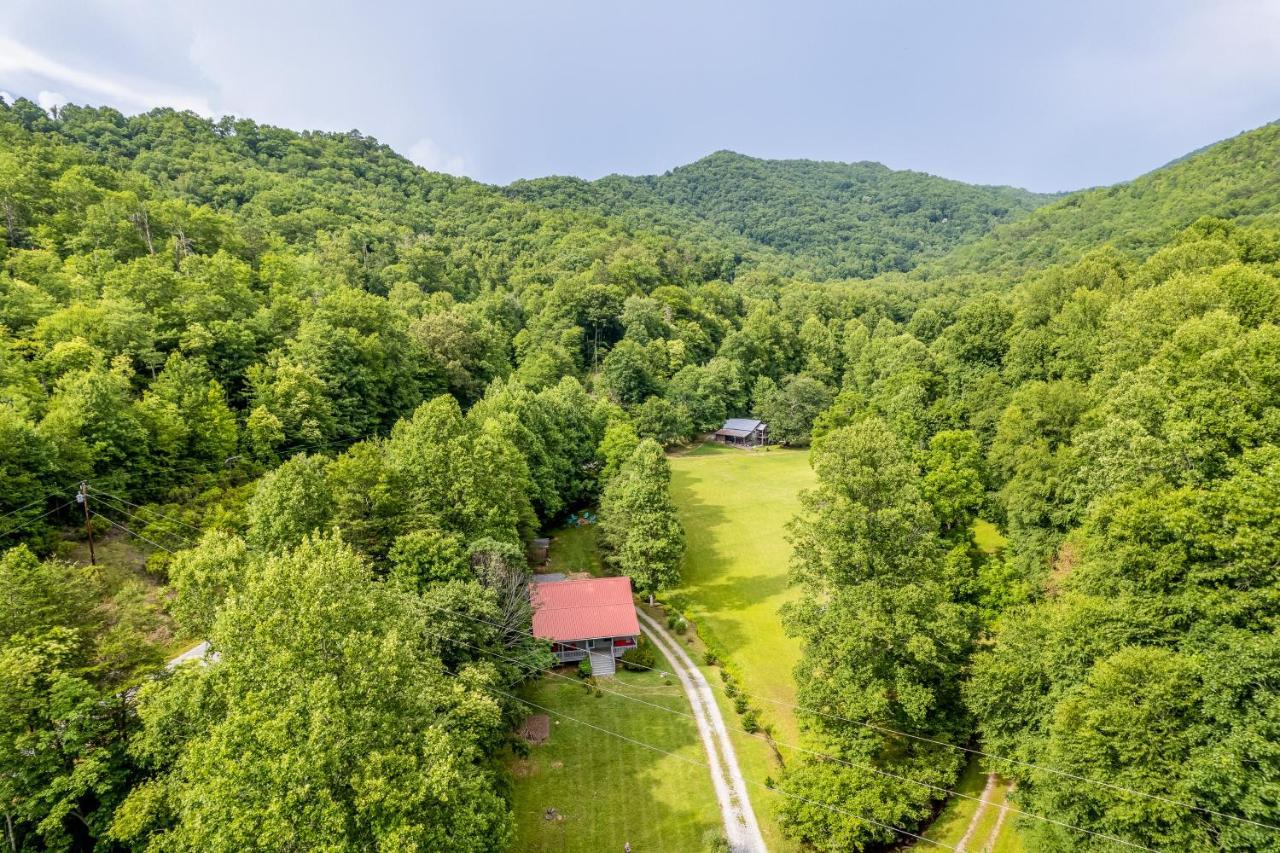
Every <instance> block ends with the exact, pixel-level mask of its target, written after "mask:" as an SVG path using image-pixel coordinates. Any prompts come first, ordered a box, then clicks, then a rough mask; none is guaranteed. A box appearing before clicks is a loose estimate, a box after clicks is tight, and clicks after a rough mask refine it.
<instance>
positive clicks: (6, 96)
mask: <svg viewBox="0 0 1280 853" xmlns="http://www.w3.org/2000/svg"><path fill="white" fill-rule="evenodd" d="M0 101H4V102H5V103H6V104H10V105H12V104H13V101H14V97H13V95H12V94H11V93H9V92H6V91H5V90H4V89H0Z"/></svg>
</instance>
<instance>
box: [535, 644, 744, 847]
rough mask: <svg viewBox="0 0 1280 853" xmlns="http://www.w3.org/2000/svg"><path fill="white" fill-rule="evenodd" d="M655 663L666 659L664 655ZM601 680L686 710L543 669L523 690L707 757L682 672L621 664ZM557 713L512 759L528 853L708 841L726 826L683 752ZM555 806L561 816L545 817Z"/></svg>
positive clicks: (707, 779)
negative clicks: (534, 742) (599, 689)
mask: <svg viewBox="0 0 1280 853" xmlns="http://www.w3.org/2000/svg"><path fill="white" fill-rule="evenodd" d="M658 668H659V669H670V665H669V664H668V663H667V662H666V660H665V659H664V658H662V657H661V655H659V664H658ZM601 684H602V686H604V687H606V688H608V689H609V690H612V691H617V692H619V693H622V694H624V695H626V696H631V697H638V698H641V699H643V700H644V701H645V702H652V703H655V704H659V705H662V706H665V707H669V708H673V709H676V710H678V711H680V712H681V713H680V714H673V713H669V712H667V711H662V710H659V709H658V708H652V707H649V706H647V705H642V704H640V703H639V702H635V701H631V700H629V699H626V698H623V697H622V696H614V695H611V694H609V693H604V694H602V695H599V696H597V695H595V694H594V693H591V692H588V691H587V689H586V688H585V687H584V686H583V685H582V684H581V683H578V682H576V681H575V682H569V681H565V680H563V679H560V678H555V677H553V676H544V677H543V678H542V679H540V680H539V681H537V682H535V683H533V684H531V685H529V686H528V687H527V688H526V690H525V691H524V695H525V698H527V699H528V700H529V701H530V702H535V703H537V704H539V705H543V706H546V707H547V708H551V709H554V710H556V711H559V712H561V713H564V714H568V715H569V716H572V717H576V718H577V719H580V720H583V721H586V722H590V723H592V724H593V725H597V726H601V727H603V728H606V729H610V730H612V731H616V732H619V733H621V734H625V735H626V736H627V737H630V738H634V739H636V740H638V741H642V742H644V743H647V744H651V745H653V746H656V747H658V748H660V749H663V750H666V751H668V752H671V753H674V754H675V755H678V756H681V758H683V759H690V760H692V761H696V762H698V763H699V764H702V763H705V762H706V760H707V758H706V753H705V752H704V751H703V748H702V744H701V742H700V741H699V739H698V731H697V727H696V725H695V724H694V721H693V720H692V719H691V718H690V717H687V716H683V714H688V713H690V711H689V703H688V700H687V699H686V698H685V695H684V691H683V690H682V689H681V687H680V683H679V681H678V680H677V679H676V678H675V677H674V676H671V677H669V678H667V679H663V678H662V677H661V676H660V675H658V674H657V673H655V672H638V673H635V672H623V671H621V670H619V672H618V675H617V676H616V677H615V678H612V679H604V680H602V681H601ZM556 719H557V718H556V717H555V715H552V716H551V720H552V722H551V737H550V739H549V741H548V742H547V743H546V744H543V745H541V746H533V747H531V748H530V754H529V757H528V758H525V759H516V760H513V761H512V763H511V775H512V777H513V779H514V783H513V796H512V799H513V806H514V810H515V815H516V823H517V827H516V841H515V844H514V845H513V847H512V849H513V850H520V851H529V853H540V851H545V852H546V853H552V851H555V853H575V852H576V851H582V853H596V851H604V850H621V849H622V845H623V844H624V843H626V842H627V841H630V842H631V846H632V848H633V849H634V850H636V851H637V853H639V851H644V850H689V851H697V850H701V849H703V839H704V836H705V835H706V834H707V832H708V831H714V830H716V829H718V828H719V827H720V812H719V808H718V807H717V805H716V799H715V791H714V790H713V789H712V787H711V776H710V774H709V773H708V772H707V771H706V770H704V769H703V768H701V767H696V766H693V765H691V764H689V763H688V762H687V761H684V760H681V758H674V757H671V756H668V755H662V754H660V753H658V752H655V751H653V750H650V749H646V748H644V747H641V746H636V745H634V744H630V743H627V742H625V741H622V740H619V739H617V738H615V737H612V736H610V735H608V734H604V733H603V732H599V731H595V730H592V729H590V728H587V727H586V726H583V725H579V724H577V723H573V722H569V721H568V720H564V719H561V720H560V722H559V724H558V725H557V724H556V722H555V721H556ZM548 808H554V809H555V810H556V812H557V815H558V817H557V819H555V820H547V819H546V810H547V809H548Z"/></svg>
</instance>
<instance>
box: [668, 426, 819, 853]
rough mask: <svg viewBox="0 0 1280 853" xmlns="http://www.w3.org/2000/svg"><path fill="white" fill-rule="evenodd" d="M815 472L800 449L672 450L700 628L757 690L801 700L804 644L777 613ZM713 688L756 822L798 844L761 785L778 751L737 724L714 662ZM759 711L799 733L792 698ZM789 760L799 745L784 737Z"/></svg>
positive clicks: (686, 591)
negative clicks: (789, 531)
mask: <svg viewBox="0 0 1280 853" xmlns="http://www.w3.org/2000/svg"><path fill="white" fill-rule="evenodd" d="M815 482H816V478H815V476H814V474H813V470H812V469H811V468H810V467H809V454H808V452H807V451H804V450H783V449H780V448H774V449H771V450H768V451H758V450H757V451H745V450H738V449H736V448H726V447H720V446H717V445H714V444H703V445H700V446H699V447H697V448H695V449H694V450H692V451H690V452H689V453H685V454H682V455H678V456H673V457H672V458H671V496H672V499H673V500H674V501H675V504H676V509H677V510H678V511H679V513H680V522H681V524H683V525H684V530H685V536H686V537H687V545H686V548H685V563H684V579H683V582H682V586H681V587H680V588H679V589H678V590H674V593H675V595H674V596H669V598H675V599H677V600H680V601H681V602H682V605H683V606H684V608H685V612H686V613H687V615H688V616H689V617H690V618H691V619H692V620H693V621H694V623H695V625H696V626H697V629H698V635H699V636H700V637H701V638H705V639H708V640H710V642H711V643H712V644H713V645H714V646H715V647H717V648H718V649H719V650H720V651H721V652H722V653H723V654H724V656H725V657H726V659H727V662H728V664H729V666H730V667H731V668H732V670H733V671H734V673H736V674H737V675H738V677H739V678H740V680H741V686H742V689H743V690H744V691H745V692H746V693H749V694H752V696H753V697H768V698H770V699H777V700H781V701H782V702H784V703H793V702H794V701H795V694H796V686H795V678H794V675H793V670H794V669H795V665H796V663H797V662H798V661H799V660H800V644H799V643H798V642H797V641H796V640H795V639H793V638H791V637H788V636H787V635H786V634H785V633H784V632H783V630H782V619H781V616H780V615H779V613H778V610H779V608H781V607H782V605H783V604H784V603H786V602H787V601H790V600H792V599H793V598H795V596H796V594H797V591H796V590H792V589H790V588H789V587H788V586H787V567H788V564H789V563H790V560H791V547H790V546H789V545H788V544H787V539H786V525H787V522H789V521H790V520H791V518H792V517H793V516H795V514H796V511H797V510H798V509H799V507H800V501H799V498H800V492H802V491H804V490H805V489H807V488H809V487H811V486H812V485H813V484H814V483H815ZM702 669H703V672H704V673H705V674H706V676H707V680H708V681H710V682H711V684H712V685H713V687H714V688H715V690H714V693H715V696H716V701H717V702H718V703H719V705H720V710H721V713H722V714H723V715H724V718H725V723H726V724H727V725H728V727H729V730H730V736H731V737H732V739H733V742H734V749H736V750H737V753H738V762H739V763H740V764H741V766H742V773H743V776H745V777H746V778H747V779H748V780H749V782H754V783H756V784H749V788H750V789H751V790H750V796H751V802H752V805H753V806H754V807H755V812H756V817H757V818H758V819H759V821H760V829H761V831H762V832H763V833H764V837H765V841H766V843H767V844H768V845H769V849H770V850H771V851H773V853H790V851H796V850H798V849H799V847H798V845H797V844H796V843H795V842H793V841H790V840H788V839H787V838H785V837H784V836H783V834H782V827H781V825H780V823H779V820H778V818H779V808H780V806H781V805H782V804H783V802H784V800H783V798H782V796H781V795H779V794H778V793H776V792H773V791H768V790H764V789H763V788H761V787H759V783H763V782H765V781H766V780H768V779H769V778H771V777H772V778H777V777H778V776H779V775H780V767H779V762H778V757H777V755H776V754H775V752H774V750H773V749H772V748H771V747H770V746H769V744H768V743H767V742H766V741H765V740H764V739H763V738H762V737H761V736H752V735H749V734H746V733H745V732H743V731H742V730H741V719H740V718H739V716H738V714H737V713H735V711H734V707H733V702H732V701H731V700H730V699H729V698H728V697H727V696H726V695H725V693H724V690H723V684H722V682H721V680H720V675H719V672H718V669H717V668H714V667H706V666H704V667H702ZM750 702H751V705H752V706H754V707H755V708H757V709H758V711H759V713H760V715H761V721H762V722H763V723H765V724H768V725H771V726H772V727H773V729H774V736H775V738H776V739H777V740H778V741H780V742H781V744H786V743H799V742H800V737H799V731H798V728H797V725H796V719H795V715H794V714H793V713H792V711H791V709H790V708H789V707H787V706H786V705H778V704H773V703H770V702H766V701H763V700H762V699H761V698H752V699H751V700H750ZM778 753H780V754H781V756H782V758H783V760H785V761H787V762H792V761H798V760H799V759H800V755H799V754H797V753H796V751H795V750H793V749H789V748H788V747H786V746H785V745H779V747H778Z"/></svg>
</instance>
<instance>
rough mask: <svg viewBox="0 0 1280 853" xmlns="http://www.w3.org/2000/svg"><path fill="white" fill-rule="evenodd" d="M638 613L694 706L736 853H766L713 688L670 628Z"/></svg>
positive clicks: (699, 730)
mask: <svg viewBox="0 0 1280 853" xmlns="http://www.w3.org/2000/svg"><path fill="white" fill-rule="evenodd" d="M636 612H637V613H638V614H639V616H640V623H641V624H642V625H643V626H644V630H645V633H646V634H648V635H649V639H651V640H653V642H654V644H655V645H656V646H657V647H658V648H659V649H661V650H662V653H663V654H664V655H666V657H667V660H669V661H670V662H671V665H672V666H673V667H674V668H675V672H676V677H677V678H679V679H680V683H681V684H682V685H684V692H685V694H686V695H687V696H688V697H689V704H690V705H691V706H693V716H694V719H695V720H696V721H697V723H698V734H699V735H700V736H701V737H702V745H703V747H704V748H705V749H706V751H707V759H708V763H709V764H710V765H711V768H712V769H711V783H712V785H714V786H715V789H716V799H717V800H719V801H720V814H721V816H722V817H723V818H724V829H725V834H726V835H727V836H728V837H729V844H730V845H731V846H732V847H733V850H734V853H765V851H766V848H765V846H764V836H762V835H761V834H760V824H759V823H757V822H756V813H755V812H754V811H753V810H752V808H751V798H750V797H748V796H747V783H746V780H744V779H743V778H742V768H740V767H739V766H738V756H737V753H735V752H734V750H733V743H732V742H731V741H730V740H729V731H728V729H727V728H726V727H725V724H724V717H722V716H721V715H720V706H718V705H717V704H716V697H715V695H714V694H713V693H712V692H711V685H710V684H708V683H707V679H706V678H704V677H703V675H702V671H701V670H699V669H698V667H697V666H695V665H694V663H693V661H692V660H691V659H690V658H689V655H688V654H687V653H686V652H685V650H684V647H683V646H681V645H680V642H679V641H678V640H677V639H676V638H675V637H672V636H671V635H670V634H669V633H667V629H666V628H664V627H662V625H660V624H658V622H657V621H656V620H654V619H652V618H650V616H649V615H648V614H647V613H645V612H644V611H643V610H638V609H637V611H636Z"/></svg>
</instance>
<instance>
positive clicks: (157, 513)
mask: <svg viewBox="0 0 1280 853" xmlns="http://www.w3.org/2000/svg"><path fill="white" fill-rule="evenodd" d="M89 491H91V492H93V493H94V494H95V495H99V496H100V497H105V498H110V499H111V500H113V501H116V502H118V503H122V504H126V505H128V506H131V507H133V508H134V509H137V510H141V511H142V512H147V513H150V514H152V515H154V516H156V517H157V518H163V519H164V520H165V521H169V522H172V523H174V524H181V525H182V526H183V527H188V528H190V529H192V530H194V531H195V532H196V533H199V534H200V535H201V536H203V535H204V531H203V530H201V529H200V528H199V527H197V526H196V525H194V524H189V523H188V522H185V521H182V520H180V519H177V518H172V517H170V516H167V515H165V514H164V513H162V512H160V511H158V510H155V509H152V508H150V507H144V506H140V505H138V504H136V503H134V502H133V501H129V500H125V499H124V498H122V497H119V496H117V495H113V494H111V493H110V492H104V491H102V490H101V489H99V488H96V487H94V486H90V487H89ZM122 512H123V510H122ZM135 517H136V516H135ZM171 535H175V536H176V534H171Z"/></svg>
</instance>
